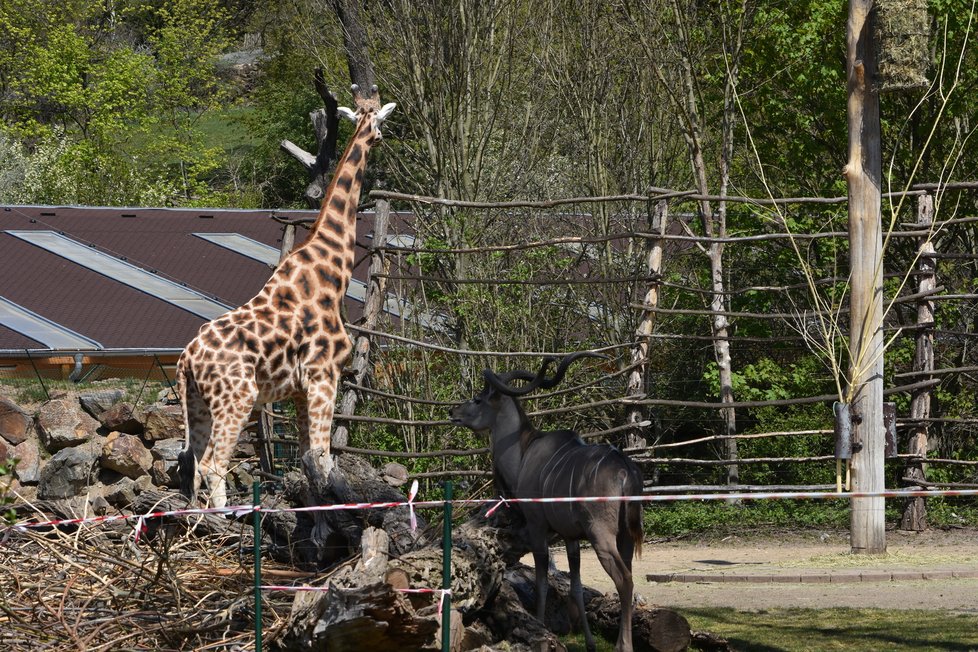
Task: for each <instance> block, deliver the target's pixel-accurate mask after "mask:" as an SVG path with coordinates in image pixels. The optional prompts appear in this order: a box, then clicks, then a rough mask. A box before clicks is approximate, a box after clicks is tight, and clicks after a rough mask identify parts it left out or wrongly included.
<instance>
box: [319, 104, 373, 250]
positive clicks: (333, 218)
mask: <svg viewBox="0 0 978 652" xmlns="http://www.w3.org/2000/svg"><path fill="white" fill-rule="evenodd" d="M371 119H372V118H371V116H370V115H366V116H364V117H363V118H362V119H361V120H360V122H359V123H358V124H357V130H356V132H355V133H354V134H353V137H352V138H350V143H349V145H347V146H346V151H344V152H343V156H341V157H340V160H339V161H338V162H337V164H336V172H335V173H334V174H333V180H332V181H330V184H329V187H328V188H327V189H326V195H325V196H324V197H323V203H322V207H321V208H320V209H319V217H318V218H317V219H316V223H315V224H313V226H312V230H311V232H310V234H309V240H310V241H311V240H313V239H314V238H316V237H319V236H324V237H328V238H330V239H337V238H340V239H342V240H343V243H344V245H345V246H348V247H349V248H350V249H351V250H352V248H353V245H354V243H355V241H356V222H357V205H358V204H359V203H360V190H361V188H362V187H363V174H364V170H365V169H366V167H367V155H368V154H369V153H370V147H371V145H372V142H371V139H370V135H371V124H370V120H371Z"/></svg>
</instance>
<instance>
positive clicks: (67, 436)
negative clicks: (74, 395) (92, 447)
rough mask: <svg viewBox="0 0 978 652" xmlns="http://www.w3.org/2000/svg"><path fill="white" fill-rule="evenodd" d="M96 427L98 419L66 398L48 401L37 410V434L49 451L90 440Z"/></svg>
mask: <svg viewBox="0 0 978 652" xmlns="http://www.w3.org/2000/svg"><path fill="white" fill-rule="evenodd" d="M98 427H99V423H98V421H96V420H95V419H93V418H92V417H90V416H88V415H87V414H85V413H84V412H82V410H81V408H80V407H79V406H78V404H77V403H76V402H74V401H69V400H67V399H55V400H53V401H48V402H47V403H45V404H44V405H42V406H41V408H40V409H39V410H38V412H37V434H38V435H39V436H40V439H41V444H42V445H43V446H44V448H46V449H47V451H48V452H49V453H56V452H58V451H60V450H61V449H63V448H67V447H69V446H78V445H79V444H83V443H85V442H87V441H90V440H91V439H92V438H93V437H94V435H95V434H96V431H97V430H98Z"/></svg>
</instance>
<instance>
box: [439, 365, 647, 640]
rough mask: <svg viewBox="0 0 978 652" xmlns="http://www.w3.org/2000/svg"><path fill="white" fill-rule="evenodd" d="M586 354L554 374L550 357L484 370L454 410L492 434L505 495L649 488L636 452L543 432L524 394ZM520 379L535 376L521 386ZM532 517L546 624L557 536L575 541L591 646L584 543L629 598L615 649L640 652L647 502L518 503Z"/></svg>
mask: <svg viewBox="0 0 978 652" xmlns="http://www.w3.org/2000/svg"><path fill="white" fill-rule="evenodd" d="M583 356H592V357H603V356H597V354H594V353H589V352H583V353H575V354H572V355H569V356H567V357H565V358H564V359H563V360H562V361H561V362H560V365H559V366H558V367H557V370H556V372H555V373H554V375H553V377H552V378H547V377H546V372H547V368H548V367H549V366H550V364H552V363H553V362H554V360H553V359H548V360H546V361H545V362H544V363H543V366H542V367H541V368H540V371H539V372H538V373H537V374H536V375H534V374H532V373H530V372H527V371H512V372H509V373H507V374H503V375H502V376H497V375H496V374H494V373H493V372H492V371H490V370H489V369H486V370H484V371H483V376H484V377H485V381H486V384H485V388H484V389H483V390H482V392H481V393H479V394H478V395H477V396H475V397H474V398H472V399H471V400H468V401H466V402H465V403H462V404H461V405H458V406H456V407H454V408H452V411H451V419H452V422H453V423H457V424H459V425H462V426H465V427H467V428H470V429H472V430H474V431H476V432H489V433H490V437H491V440H492V441H491V448H492V459H493V477H494V479H495V482H496V488H497V490H498V491H499V492H500V493H501V494H502V496H503V497H504V498H555V497H570V496H574V497H581V496H610V497H615V496H636V495H640V494H641V493H642V473H641V471H640V470H639V468H638V466H637V465H636V464H635V462H633V461H632V460H631V459H630V458H629V457H628V456H626V455H625V454H624V453H622V452H621V451H619V450H618V449H617V448H615V447H613V446H609V445H606V444H585V443H584V442H583V441H582V440H581V438H580V437H579V436H578V434H577V433H575V432H573V431H570V430H557V431H551V432H541V431H539V430H537V429H535V428H534V427H533V426H532V425H531V424H530V420H529V419H528V418H527V416H526V413H525V412H524V411H523V408H522V406H521V405H520V402H519V400H518V399H517V397H519V396H523V395H525V394H528V393H529V392H531V391H533V390H535V389H538V388H541V387H542V388H545V389H549V388H551V387H554V386H556V385H557V384H558V383H559V382H560V381H561V380H562V379H563V377H564V374H565V373H566V371H567V368H568V367H569V366H570V364H571V363H572V362H573V361H574V360H576V359H578V358H580V357H583ZM514 380H523V381H528V382H527V384H525V385H523V386H521V387H513V386H512V385H511V384H510V383H512V382H513V381H514ZM517 504H518V506H519V509H520V510H521V511H522V513H523V516H524V518H525V520H526V528H525V533H526V537H527V543H528V544H529V545H530V549H531V550H532V552H533V563H534V566H535V567H536V589H537V618H539V619H540V620H541V621H542V620H543V617H544V610H545V606H546V601H547V569H548V566H549V564H550V552H549V550H548V547H547V540H548V538H549V535H550V534H551V533H556V534H557V535H559V536H560V537H561V538H563V539H564V541H565V543H566V544H567V562H568V565H569V566H570V576H571V595H572V597H573V599H574V601H575V603H576V604H577V608H578V612H579V613H580V614H581V618H582V621H583V624H584V636H585V640H586V642H587V649H588V650H589V651H593V650H594V649H595V648H594V638H593V637H592V636H591V629H590V627H588V624H587V615H586V614H587V612H586V611H585V609H584V595H583V590H582V586H581V549H580V541H581V540H583V539H587V540H588V541H590V542H591V545H592V546H593V547H594V551H595V552H596V553H597V556H598V559H599V560H600V562H601V565H602V566H603V567H604V569H605V571H606V572H607V573H608V575H610V576H611V579H612V580H613V581H614V583H615V587H616V588H617V589H618V598H619V600H620V601H621V626H620V627H619V630H618V642H617V644H616V645H615V650H618V651H620V652H630V651H631V649H632V590H633V584H632V554H633V553H634V552H638V553H639V554H641V550H642V503H641V502H632V501H629V502H625V501H608V502H573V503H572V502H568V503H517Z"/></svg>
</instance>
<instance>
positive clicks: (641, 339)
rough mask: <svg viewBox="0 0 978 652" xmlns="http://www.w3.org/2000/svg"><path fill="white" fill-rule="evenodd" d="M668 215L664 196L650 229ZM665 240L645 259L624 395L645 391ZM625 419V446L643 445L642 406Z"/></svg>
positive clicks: (662, 226) (660, 230) (658, 228)
mask: <svg viewBox="0 0 978 652" xmlns="http://www.w3.org/2000/svg"><path fill="white" fill-rule="evenodd" d="M668 219H669V204H668V202H666V201H665V200H661V201H658V202H656V204H655V207H654V208H653V209H652V218H651V221H650V222H651V223H650V224H649V227H650V229H651V232H652V233H656V234H658V235H659V236H663V235H665V232H666V223H667V221H668ZM663 242H664V240H663V239H662V238H661V237H659V238H656V239H655V240H652V242H651V243H650V245H649V252H648V257H647V259H646V268H645V271H646V273H647V274H648V275H649V277H650V278H651V280H650V281H649V284H648V287H647V288H646V290H645V300H644V301H643V302H642V303H643V305H644V306H645V309H643V310H642V317H641V319H640V320H639V322H638V328H637V329H635V347H634V348H633V349H632V370H631V372H630V373H629V374H628V384H627V389H626V392H625V393H626V396H628V397H629V398H633V399H634V398H641V397H643V396H645V394H646V393H647V388H646V387H645V375H646V371H647V369H648V364H649V348H650V347H651V341H650V339H649V336H651V335H652V330H653V329H654V328H655V316H656V313H655V309H656V308H658V307H659V290H660V288H661V286H662V281H661V280H660V279H659V274H660V273H661V272H662V245H663ZM625 422H626V423H628V424H630V425H632V426H633V427H634V430H629V431H628V439H627V441H626V446H627V447H628V448H645V447H646V446H647V445H648V441H646V439H645V438H644V437H642V435H641V433H642V428H643V426H642V425H641V424H642V423H644V422H645V414H644V413H643V410H642V407H641V406H639V405H635V404H632V405H630V406H629V408H628V412H627V414H626V415H625Z"/></svg>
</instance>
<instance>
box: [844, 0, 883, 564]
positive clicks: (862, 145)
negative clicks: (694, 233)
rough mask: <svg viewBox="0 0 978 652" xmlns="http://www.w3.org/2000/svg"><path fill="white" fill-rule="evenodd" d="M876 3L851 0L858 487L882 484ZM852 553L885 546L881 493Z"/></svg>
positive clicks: (853, 394) (853, 398) (865, 502)
mask: <svg viewBox="0 0 978 652" xmlns="http://www.w3.org/2000/svg"><path fill="white" fill-rule="evenodd" d="M872 20H873V0H850V2H849V22H848V29H847V43H848V56H847V73H848V97H849V101H848V111H847V116H848V121H849V161H848V163H847V164H846V167H845V175H846V180H847V182H848V186H849V261H850V273H851V279H852V280H851V283H852V290H851V295H850V296H851V299H850V332H849V346H850V356H851V359H850V367H849V378H850V381H849V388H848V395H849V396H848V399H849V400H848V402H849V404H850V406H851V413H852V418H853V426H852V489H853V491H856V492H875V491H882V490H883V488H884V473H883V455H884V453H883V447H884V443H885V437H884V427H883V240H882V226H881V210H880V194H881V193H880V186H881V179H882V162H881V161H882V157H881V154H880V113H879V90H878V88H877V84H876V76H877V74H876V53H875V46H874V43H873V25H872ZM850 545H851V549H852V552H853V553H870V554H875V553H883V552H885V551H886V528H885V521H884V499H883V498H854V499H852V504H851V515H850Z"/></svg>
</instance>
